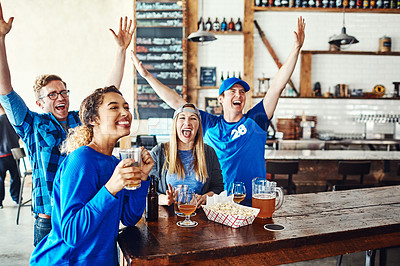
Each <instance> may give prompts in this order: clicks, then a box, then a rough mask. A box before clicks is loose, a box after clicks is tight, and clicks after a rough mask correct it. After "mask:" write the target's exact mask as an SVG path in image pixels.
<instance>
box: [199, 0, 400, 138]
mask: <svg viewBox="0 0 400 266" xmlns="http://www.w3.org/2000/svg"><path fill="white" fill-rule="evenodd" d="M243 6H244V1H243V0H234V1H227V0H218V1H212V0H205V1H204V17H206V18H208V16H210V17H211V20H212V21H213V20H214V19H215V17H216V16H218V18H222V17H227V19H228V17H229V19H230V17H233V18H234V20H235V18H236V19H237V17H240V18H241V20H242V18H243ZM199 12H201V1H199ZM199 16H200V14H199ZM298 16H303V17H304V18H305V20H306V40H305V42H304V46H303V50H328V48H329V44H328V39H329V37H330V36H332V35H334V34H339V33H340V31H341V28H342V24H343V14H342V13H330V12H329V13H328V12H326V13H318V12H256V13H255V17H254V18H255V20H257V22H258V24H259V25H260V27H261V28H262V30H263V31H264V33H265V35H266V37H267V39H268V41H269V42H270V43H271V45H272V47H273V48H274V50H275V52H276V54H277V56H278V58H279V59H280V61H281V62H282V63H284V61H285V60H286V57H287V56H288V54H289V51H290V49H291V48H292V45H293V31H294V30H296V23H297V17H298ZM345 25H346V28H347V33H348V34H349V35H353V36H355V37H356V38H357V39H358V40H359V41H360V42H359V43H358V44H354V45H352V46H350V47H349V48H347V50H350V51H377V50H378V43H379V38H381V37H383V36H384V35H387V36H389V37H391V38H392V51H400V27H399V25H400V15H398V14H373V13H365V14H364V13H346V14H345ZM217 37H218V38H219V39H218V40H217V41H215V42H213V43H210V44H207V45H204V46H199V60H198V66H199V67H200V66H217V76H218V79H219V77H220V71H221V70H223V71H226V70H228V68H229V69H230V70H231V71H238V70H240V69H243V41H245V40H243V36H240V35H239V36H221V37H220V36H217ZM312 59H313V62H312V84H315V82H317V81H319V82H320V83H321V86H322V93H325V92H326V91H328V90H329V88H331V91H333V88H334V86H335V85H336V84H338V83H344V84H348V86H349V88H350V89H354V88H357V89H363V90H364V91H365V92H371V91H372V89H373V87H374V86H375V85H377V84H383V85H384V86H385V87H386V90H387V94H390V95H391V94H392V93H393V88H394V86H393V84H392V82H393V81H399V82H400V56H359V55H341V56H333V55H314V56H313V58H312ZM277 71H278V68H277V66H276V64H275V62H274V61H273V59H272V57H271V56H270V54H269V52H268V50H267V49H266V48H265V46H264V44H263V42H262V40H261V38H260V36H259V35H258V32H257V30H255V32H254V78H255V81H254V85H257V78H259V77H262V76H265V77H270V78H272V77H273V76H274V75H275V74H276V72H277ZM242 76H243V75H242ZM292 80H293V82H294V84H295V85H296V88H297V89H298V88H299V86H300V59H299V61H298V63H297V66H296V68H295V71H294V73H293V75H292ZM217 94H218V92H217V90H201V91H199V102H198V105H199V107H200V108H204V97H216V96H217ZM249 96H250V95H249ZM303 110H304V112H305V113H306V114H307V115H317V116H318V130H333V131H335V132H338V133H348V132H363V130H364V125H363V124H359V123H357V122H354V121H353V118H354V117H355V116H357V115H360V114H361V113H363V114H365V113H374V114H375V113H376V114H400V104H399V101H396V100H354V99H342V100H340V99H287V98H284V99H280V101H279V104H278V106H277V109H276V113H275V117H274V119H276V118H280V117H291V116H295V115H301V114H302V112H303ZM377 130H380V131H382V132H387V133H390V131H391V130H392V127H391V126H390V125H389V126H383V127H382V125H381V126H380V127H379V128H378V129H377Z"/></svg>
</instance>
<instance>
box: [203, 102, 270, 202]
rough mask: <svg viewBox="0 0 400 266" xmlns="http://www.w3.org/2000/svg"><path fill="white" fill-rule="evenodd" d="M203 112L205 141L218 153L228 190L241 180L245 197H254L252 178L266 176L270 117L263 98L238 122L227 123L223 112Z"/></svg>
mask: <svg viewBox="0 0 400 266" xmlns="http://www.w3.org/2000/svg"><path fill="white" fill-rule="evenodd" d="M200 115H201V124H202V127H203V135H204V141H205V142H206V143H207V144H208V145H210V146H211V147H213V148H214V150H215V152H216V153H217V156H218V159H219V162H220V164H221V170H222V176H223V178H224V188H225V190H228V191H229V187H230V185H231V183H232V182H234V181H240V182H243V183H244V184H245V186H246V198H251V192H252V187H251V181H252V179H253V178H255V177H266V175H267V173H266V169H265V158H264V154H265V143H266V141H267V135H268V132H267V130H268V126H269V124H270V120H269V119H268V116H267V114H266V113H265V109H264V105H263V101H261V102H259V103H258V104H257V105H255V106H254V107H253V108H252V109H251V110H250V111H249V112H247V113H246V114H244V115H243V117H242V119H240V121H238V122H235V123H228V122H227V121H225V119H224V117H223V116H222V115H221V116H216V115H212V114H209V113H206V112H204V111H200Z"/></svg>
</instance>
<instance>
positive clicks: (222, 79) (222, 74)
mask: <svg viewBox="0 0 400 266" xmlns="http://www.w3.org/2000/svg"><path fill="white" fill-rule="evenodd" d="M219 80H220V85H221V84H222V82H224V73H223V72H222V71H221V78H220V79H219Z"/></svg>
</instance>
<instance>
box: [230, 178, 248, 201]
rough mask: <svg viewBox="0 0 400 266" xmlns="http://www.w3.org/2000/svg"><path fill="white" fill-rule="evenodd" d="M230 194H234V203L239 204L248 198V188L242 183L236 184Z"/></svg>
mask: <svg viewBox="0 0 400 266" xmlns="http://www.w3.org/2000/svg"><path fill="white" fill-rule="evenodd" d="M230 193H231V194H233V201H234V202H236V203H238V204H239V203H240V202H241V201H242V200H244V198H245V197H246V187H245V185H244V184H243V183H242V182H234V183H233V184H232V190H231V191H230Z"/></svg>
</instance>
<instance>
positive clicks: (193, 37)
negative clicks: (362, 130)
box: [188, 0, 217, 42]
mask: <svg viewBox="0 0 400 266" xmlns="http://www.w3.org/2000/svg"><path fill="white" fill-rule="evenodd" d="M203 11H204V1H203V0H202V1H201V17H200V26H199V29H198V31H196V32H192V33H191V34H190V35H189V36H188V40H189V41H191V42H211V41H215V40H216V39H217V37H215V35H214V34H212V33H211V32H208V31H205V30H204V27H203Z"/></svg>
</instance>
